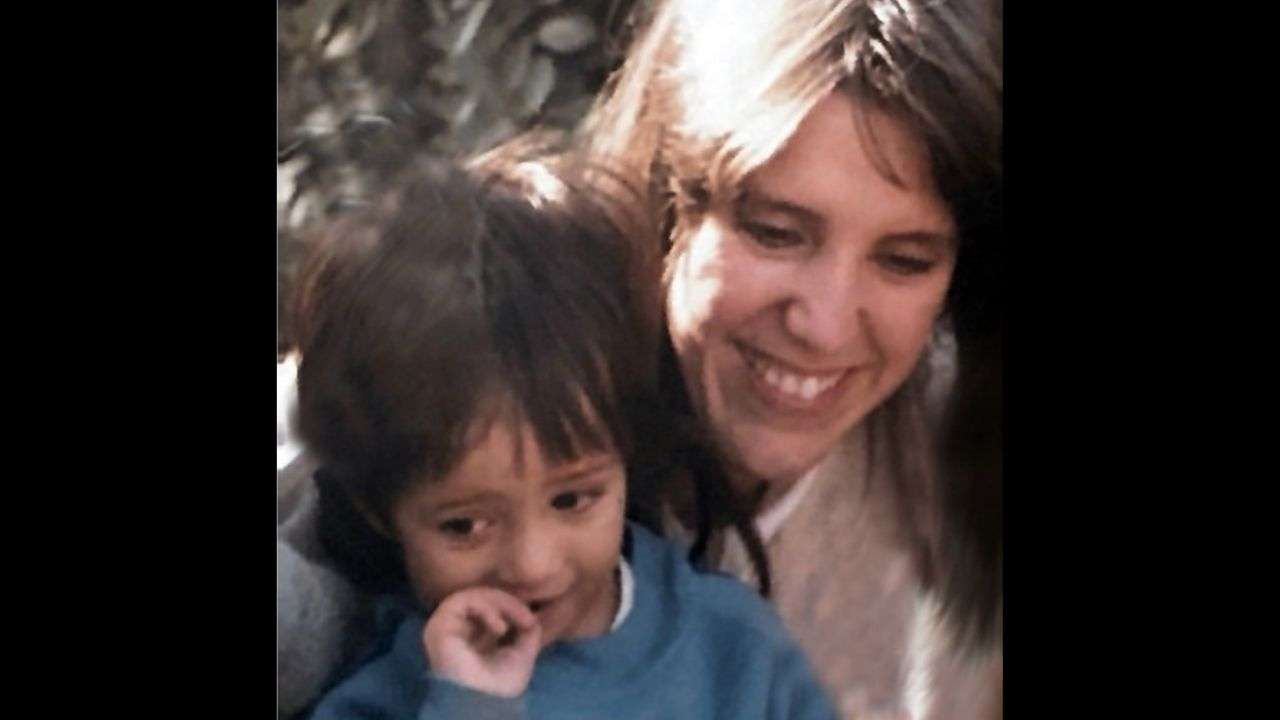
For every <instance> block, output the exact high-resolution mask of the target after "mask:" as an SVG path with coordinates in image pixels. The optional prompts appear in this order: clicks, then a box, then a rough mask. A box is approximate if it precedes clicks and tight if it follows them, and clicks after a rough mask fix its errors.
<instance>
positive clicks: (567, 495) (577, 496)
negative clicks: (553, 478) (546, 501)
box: [551, 490, 600, 512]
mask: <svg viewBox="0 0 1280 720" xmlns="http://www.w3.org/2000/svg"><path fill="white" fill-rule="evenodd" d="M598 497H600V493H598V492H579V491H576V490H575V491H572V492H562V493H560V494H558V495H556V496H555V497H553V498H551V507H553V508H555V509H556V510H564V511H566V512H571V511H582V510H586V509H587V508H588V507H589V506H590V505H591V503H593V502H594V501H595V500H596V498H598Z"/></svg>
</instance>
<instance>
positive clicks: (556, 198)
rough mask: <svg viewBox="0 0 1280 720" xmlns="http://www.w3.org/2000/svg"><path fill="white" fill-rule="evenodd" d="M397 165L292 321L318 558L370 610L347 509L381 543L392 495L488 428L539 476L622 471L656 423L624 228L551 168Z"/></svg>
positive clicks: (653, 274)
mask: <svg viewBox="0 0 1280 720" xmlns="http://www.w3.org/2000/svg"><path fill="white" fill-rule="evenodd" d="M410 167H411V170H410V171H409V172H408V173H407V174H406V175H404V176H402V177H401V178H399V179H398V180H396V181H394V182H392V183H391V184H390V186H389V189H388V190H387V192H386V193H384V194H383V195H382V196H381V197H380V198H379V199H378V200H376V201H375V202H374V203H372V204H371V205H370V206H369V207H368V208H367V209H366V210H364V211H361V212H359V213H357V214H354V215H352V216H350V217H348V218H346V219H344V220H343V221H342V222H340V223H338V224H337V225H336V226H335V227H334V228H333V229H332V230H331V231H330V232H329V233H328V235H327V236H326V238H325V239H324V240H323V241H322V242H321V243H320V244H319V245H318V246H317V247H316V248H315V249H314V254H313V257H312V259H311V260H310V262H309V264H308V266H307V267H306V268H305V269H304V272H303V276H302V280H301V282H300V284H299V286H298V291H297V295H296V298H295V303H294V307H295V312H296V316H297V327H298V330H299V351H300V355H301V364H300V367H299V371H298V427H299V431H300V434H301V436H302V438H303V440H304V441H305V442H306V443H307V444H308V446H309V448H310V449H311V450H312V451H314V452H315V453H316V454H317V455H318V457H319V458H320V460H321V461H322V463H323V467H324V469H323V470H322V471H321V472H320V473H318V475H317V480H318V482H319V486H320V488H319V489H320V494H321V508H320V513H321V517H320V520H319V525H320V528H321V540H322V542H323V543H324V545H325V548H326V551H327V552H328V553H329V554H330V555H331V556H332V557H333V558H334V560H335V561H336V562H337V564H338V566H339V569H340V570H342V571H343V572H344V573H345V574H346V575H348V576H349V577H350V578H351V579H352V580H353V581H355V582H356V583H357V585H359V586H361V587H362V588H363V589H365V590H367V591H371V592H385V591H392V590H397V589H400V588H401V587H402V586H403V582H404V575H403V569H402V566H401V559H400V556H399V552H398V550H397V549H396V547H395V546H394V544H392V543H390V541H388V540H387V539H385V538H378V537H377V536H376V535H374V534H373V533H371V532H369V530H370V528H368V527H367V525H366V524H365V523H363V522H362V520H363V519H362V518H361V517H360V515H359V513H357V512H355V508H360V509H361V510H363V511H364V513H366V514H368V515H371V516H372V517H373V518H375V519H376V520H378V521H379V522H381V524H382V525H383V527H384V528H389V527H390V526H391V522H390V515H391V510H392V507H393V504H394V502H395V501H396V499H397V498H398V497H399V496H400V494H401V493H402V492H403V491H404V490H405V489H406V488H408V487H409V486H410V485H411V484H412V483H414V482H418V481H422V480H427V481H430V480H433V479H437V478H440V477H442V476H444V475H446V474H447V473H448V472H449V471H450V470H451V469H452V468H453V467H454V466H455V465H456V464H457V463H458V462H459V461H460V460H461V459H462V458H463V456H464V455H465V454H466V452H467V451H468V450H469V449H470V448H471V447H472V446H473V445H474V443H475V442H476V441H478V440H480V439H481V437H482V434H480V433H478V432H477V431H478V430H482V429H483V428H484V427H486V426H487V424H488V423H490V422H493V421H506V422H517V423H525V422H527V423H528V425H529V426H530V428H531V429H532V432H533V433H534V436H535V438H536V440H537V442H538V445H539V446H540V448H541V450H542V452H544V453H546V455H547V458H548V461H550V462H557V461H562V460H567V459H571V458H573V457H575V456H577V455H579V454H581V453H582V452H584V451H588V450H597V449H605V448H608V449H612V450H616V451H618V452H619V453H620V454H622V456H623V457H624V458H626V459H627V460H628V465H629V466H630V465H631V464H632V462H633V461H634V460H635V458H636V455H637V443H636V442H635V438H636V434H635V433H634V432H633V429H634V428H637V427H643V426H645V425H652V424H653V423H654V422H655V417H654V413H655V412H656V411H655V410H653V401H652V400H651V398H653V397H654V384H655V382H656V380H655V378H656V360H655V358H656V357H657V350H656V348H657V340H656V338H657V337H658V335H659V333H660V329H659V321H658V317H657V313H656V308H658V307H660V303H659V300H658V295H657V288H656V282H657V278H658V275H659V270H658V269H657V267H656V265H655V264H654V262H655V259H653V258H648V257H643V256H641V255H639V254H637V250H636V248H637V244H636V243H631V242H629V241H628V239H627V237H626V232H629V231H630V229H629V228H625V227H623V224H624V222H625V221H629V219H628V218H627V216H625V215H624V214H623V213H621V212H620V211H619V210H618V208H615V207H612V206H609V205H607V204H606V203H605V202H604V200H603V199H602V197H601V196H599V195H593V194H591V193H588V192H587V191H586V190H585V187H586V186H585V184H581V183H576V182H574V181H572V180H571V179H570V178H572V177H576V176H577V175H576V171H575V169H574V167H573V165H572V164H571V162H569V161H565V162H563V163H561V164H560V165H558V166H555V167H552V166H550V165H548V164H546V163H535V162H525V161H521V160H520V158H519V156H518V153H517V152H516V151H514V150H512V151H509V152H506V153H503V154H499V155H495V156H491V157H488V158H485V159H484V160H483V161H482V162H478V163H476V164H475V165H473V166H472V168H471V169H470V170H462V169H460V168H458V167H456V166H453V165H449V164H445V163H442V162H440V161H433V160H423V161H420V162H415V163H411V164H410ZM629 485H630V483H629ZM629 494H632V493H631V492H630V488H629Z"/></svg>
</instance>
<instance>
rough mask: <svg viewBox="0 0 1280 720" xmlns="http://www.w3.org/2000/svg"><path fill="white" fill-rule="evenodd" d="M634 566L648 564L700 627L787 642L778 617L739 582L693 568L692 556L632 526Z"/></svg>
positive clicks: (641, 528) (670, 542)
mask: <svg viewBox="0 0 1280 720" xmlns="http://www.w3.org/2000/svg"><path fill="white" fill-rule="evenodd" d="M632 537H633V541H632V542H633V545H634V551H633V554H634V555H637V557H635V558H634V559H633V562H645V561H647V562H648V563H649V565H650V567H651V568H653V569H654V570H657V571H658V572H659V573H660V576H661V577H662V578H663V584H664V585H666V586H667V587H668V588H669V590H670V591H671V592H672V594H673V595H674V597H675V598H676V599H677V600H678V601H679V603H680V605H681V608H682V610H684V611H685V612H687V613H689V614H691V615H692V616H694V617H695V618H696V619H697V620H699V621H700V622H701V623H702V624H707V625H711V626H713V627H718V628H720V629H722V630H724V631H726V632H728V633H735V632H737V633H743V634H744V639H745V638H747V637H749V638H751V639H752V640H754V641H756V642H758V641H760V640H761V639H765V640H771V641H774V642H780V643H785V642H787V638H788V635H787V634H786V632H785V630H784V629H783V627H782V622H781V620H780V619H779V618H778V615H777V612H776V611H775V610H774V609H773V606H772V605H770V604H769V602H768V601H767V600H765V599H764V598H763V597H761V596H760V594H759V593H758V592H756V591H755V590H754V589H753V588H751V587H750V586H748V585H746V584H745V583H743V582H742V581H741V580H739V579H738V578H736V577H733V576H732V575H728V574H726V573H722V572H719V571H717V570H709V569H704V568H697V567H694V566H693V564H692V563H690V562H689V560H688V551H687V550H686V549H685V548H684V547H682V546H680V545H679V544H677V543H674V542H672V541H671V540H668V539H666V538H662V537H659V536H657V535H655V534H654V533H652V532H651V531H649V530H647V529H645V528H643V527H640V526H638V525H633V526H632Z"/></svg>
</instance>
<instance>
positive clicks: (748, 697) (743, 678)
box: [312, 524, 836, 720]
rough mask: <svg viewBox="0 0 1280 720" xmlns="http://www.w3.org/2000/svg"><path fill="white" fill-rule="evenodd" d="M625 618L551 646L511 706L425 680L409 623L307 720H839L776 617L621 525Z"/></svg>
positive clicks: (671, 549) (673, 549)
mask: <svg viewBox="0 0 1280 720" xmlns="http://www.w3.org/2000/svg"><path fill="white" fill-rule="evenodd" d="M627 532H628V534H629V536H630V543H629V545H630V551H631V552H630V554H629V557H628V560H629V562H630V565H631V571H632V573H633V575H634V578H635V591H634V592H635V594H634V596H633V603H634V604H633V605H632V608H631V612H630V613H629V614H628V615H627V616H626V619H625V620H624V621H623V622H622V625H621V626H619V627H618V628H617V629H616V630H614V631H613V632H610V633H608V634H605V635H601V636H599V637H594V638H587V639H582V640H572V641H565V642H559V643H554V644H552V645H549V646H547V647H546V648H544V649H543V650H542V652H541V653H540V654H539V655H538V659H537V662H536V663H535V666H534V671H533V677H532V679H530V681H529V686H528V688H527V689H526V690H525V692H524V694H523V695H521V696H520V697H518V698H511V699H508V698H501V697H497V696H494V695H489V694H486V693H482V692H479V691H475V690H472V689H470V688H467V687H464V686H462V685H458V684H456V683H453V682H451V681H449V680H445V679H443V678H441V677H438V676H436V675H433V674H432V673H431V671H430V669H429V668H428V667H427V662H426V656H425V654H424V652H423V648H422V627H423V624H424V623H425V621H426V618H425V617H424V616H423V615H422V614H420V613H411V614H409V616H408V617H406V618H405V619H404V620H403V621H401V622H400V623H399V625H398V627H396V629H395V633H394V637H393V638H392V639H391V641H390V649H389V651H388V652H386V653H385V654H383V655H381V656H379V657H377V658H375V659H374V660H372V661H370V662H369V663H368V664H366V665H365V666H363V667H362V668H360V670H359V671H357V672H356V673H355V674H354V675H353V676H352V677H350V678H349V679H347V680H346V681H344V682H342V683H341V684H339V685H338V686H337V687H336V688H334V689H333V690H332V691H330V693H329V694H328V695H326V696H325V698H324V699H323V700H322V701H321V702H320V704H319V706H318V707H317V708H316V711H315V713H314V714H313V715H312V718H313V719H314V720H330V719H331V718H332V719H335V720H336V719H339V718H341V719H343V720H352V719H359V718H369V719H374V718H378V719H383V718H385V719H388V720H390V719H393V718H395V719H400V718H403V719H404V720H409V719H411V718H420V719H423V718H474V719H476V720H489V719H491V718H492V719H493V720H498V719H503V720H506V719H512V720H515V719H520V720H525V719H527V720H540V719H542V718H556V719H561V718H563V719H565V720H575V719H578V718H582V719H586V718H593V719H595V718H607V719H609V720H630V719H631V718H637V719H639V718H652V719H654V720H657V719H658V718H664V719H665V718H680V719H687V720H697V719H701V718H725V720H729V719H733V720H750V719H751V718H769V719H774V718H778V719H780V718H797V719H800V718H803V719H805V720H808V719H809V718H815V719H817V718H822V719H824V720H825V719H828V718H835V717H836V714H835V711H834V710H833V708H832V706H831V705H830V703H829V702H828V700H827V698H826V695H825V694H824V692H823V691H822V689H821V688H820V687H819V685H818V682H817V681H816V680H815V679H814V677H813V674H812V673H811V671H810V668H809V665H808V662H807V661H806V660H805V658H804V656H803V655H802V654H801V652H800V650H799V648H798V647H797V646H796V645H795V644H794V643H792V641H791V640H790V639H789V638H788V637H787V635H786V633H785V631H784V630H783V628H782V624H781V622H779V620H778V618H777V616H776V615H775V613H774V611H773V609H772V608H771V607H770V606H769V605H768V604H767V603H766V602H765V601H764V600H763V599H761V598H760V597H759V596H758V595H757V594H756V593H755V592H753V591H752V590H751V589H750V588H748V587H747V586H746V585H743V584H742V583H740V582H738V581H737V580H735V579H733V578H730V577H728V576H726V575H720V574H716V573H707V572H701V571H697V570H695V569H694V568H693V567H692V566H690V565H689V563H688V561H687V560H686V559H685V557H684V552H683V551H682V550H681V549H680V548H678V547H677V546H675V545H673V544H671V543H669V542H667V541H666V540H663V539H661V538H658V537H657V536H655V535H653V534H652V533H650V532H649V531H647V530H645V529H644V528H642V527H640V526H638V525H635V524H629V525H628V527H627Z"/></svg>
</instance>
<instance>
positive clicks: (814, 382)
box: [747, 356, 845, 402]
mask: <svg viewBox="0 0 1280 720" xmlns="http://www.w3.org/2000/svg"><path fill="white" fill-rule="evenodd" d="M747 364H748V365H749V366H750V367H751V370H752V372H754V373H755V374H756V376H757V377H759V378H761V379H762V380H764V381H765V382H766V383H767V384H768V385H769V387H771V388H773V389H775V390H777V391H778V392H780V393H782V394H783V395H787V396H790V397H793V398H796V399H798V400H804V401H805V402H808V401H810V400H813V399H814V398H816V397H818V395H820V394H822V393H823V392H826V391H827V390H830V389H831V387H832V386H833V385H835V384H836V383H837V382H840V378H841V377H843V376H844V373H845V371H843V370H841V371H839V372H834V373H827V374H825V375H799V374H796V373H792V372H788V371H786V370H783V369H781V368H779V367H778V366H777V365H774V364H773V363H770V362H769V361H768V360H765V359H763V358H761V357H759V356H748V361H747Z"/></svg>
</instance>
